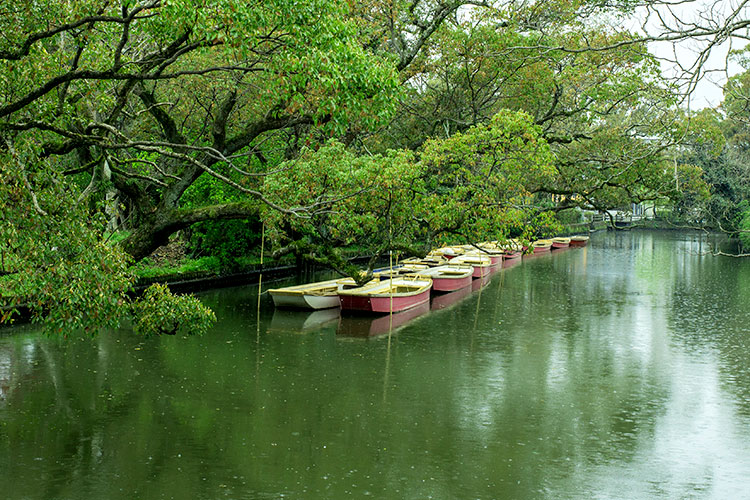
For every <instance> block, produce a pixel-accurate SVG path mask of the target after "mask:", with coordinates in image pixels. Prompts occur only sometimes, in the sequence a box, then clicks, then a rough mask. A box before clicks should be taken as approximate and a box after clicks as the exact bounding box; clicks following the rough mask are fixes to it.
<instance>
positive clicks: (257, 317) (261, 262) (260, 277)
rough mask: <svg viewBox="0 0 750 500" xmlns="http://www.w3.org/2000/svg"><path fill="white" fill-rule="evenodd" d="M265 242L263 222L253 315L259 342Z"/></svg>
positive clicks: (264, 224) (264, 225)
mask: <svg viewBox="0 0 750 500" xmlns="http://www.w3.org/2000/svg"><path fill="white" fill-rule="evenodd" d="M265 244H266V223H265V222H264V223H263V225H262V226H261V230H260V274H259V275H258V309H257V311H256V316H255V323H256V324H255V326H256V333H257V335H256V337H257V338H256V341H257V342H260V295H261V291H262V286H263V251H264V250H265Z"/></svg>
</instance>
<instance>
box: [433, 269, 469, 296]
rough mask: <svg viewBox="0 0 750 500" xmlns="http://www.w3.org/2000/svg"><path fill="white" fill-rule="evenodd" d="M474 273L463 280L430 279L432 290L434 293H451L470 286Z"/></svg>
mask: <svg viewBox="0 0 750 500" xmlns="http://www.w3.org/2000/svg"><path fill="white" fill-rule="evenodd" d="M473 275H474V273H473V272H472V274H470V275H469V276H465V277H463V278H432V289H433V290H435V291H436V292H453V291H456V290H460V289H462V288H466V287H467V286H469V285H471V280H472V279H474V276H473Z"/></svg>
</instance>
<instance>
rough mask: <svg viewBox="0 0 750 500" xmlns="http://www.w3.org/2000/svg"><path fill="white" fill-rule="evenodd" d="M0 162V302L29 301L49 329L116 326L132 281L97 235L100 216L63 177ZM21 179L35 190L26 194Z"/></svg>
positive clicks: (122, 261) (124, 262)
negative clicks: (0, 272)
mask: <svg viewBox="0 0 750 500" xmlns="http://www.w3.org/2000/svg"><path fill="white" fill-rule="evenodd" d="M29 160H32V158H28V157H27V158H25V159H21V158H18V157H13V156H12V155H5V156H4V158H2V159H1V160H0V179H2V182H0V251H2V252H3V254H4V259H5V262H6V264H5V265H6V267H7V270H8V271H14V272H15V274H11V275H9V276H6V277H5V279H4V282H3V290H2V294H1V295H0V306H9V307H14V306H17V305H18V304H19V303H24V304H26V305H28V306H29V307H30V309H31V311H32V315H33V320H34V321H36V322H42V323H43V325H44V327H45V328H46V329H47V331H48V332H50V333H55V334H59V335H63V336H67V335H69V334H70V333H71V332H73V331H75V330H84V331H86V332H87V333H90V334H94V333H95V332H96V331H98V330H99V329H100V328H108V327H109V328H111V327H116V326H117V325H118V324H119V321H120V318H121V316H122V313H121V309H122V306H123V305H124V304H126V302H127V299H126V296H125V294H126V292H127V291H128V290H129V289H130V286H131V284H132V276H131V275H130V273H129V272H128V271H127V267H128V258H127V256H126V255H124V254H123V253H122V252H121V251H120V250H119V249H118V248H117V247H116V246H113V245H108V244H106V243H105V242H104V240H103V232H104V229H105V227H106V220H105V219H104V217H103V216H102V215H101V214H99V213H95V214H93V216H90V215H89V214H88V213H87V210H86V209H85V208H84V207H82V206H81V205H80V204H77V203H76V202H75V195H74V194H73V193H71V192H70V189H71V188H70V186H68V185H66V183H65V182H64V180H62V179H60V178H59V177H57V176H55V175H50V174H49V173H48V171H45V170H39V171H36V172H33V173H27V172H26V171H25V170H24V169H23V168H19V167H18V166H17V165H18V163H16V162H21V161H29ZM27 181H28V182H32V181H33V182H34V183H35V184H36V185H37V186H39V188H40V189H38V190H35V191H33V192H32V191H30V190H29V189H28V188H27Z"/></svg>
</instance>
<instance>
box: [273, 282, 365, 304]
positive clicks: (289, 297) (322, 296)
mask: <svg viewBox="0 0 750 500" xmlns="http://www.w3.org/2000/svg"><path fill="white" fill-rule="evenodd" d="M356 286H357V284H356V283H355V282H354V280H353V279H351V278H340V279H335V280H328V281H319V282H317V283H307V284H305V285H296V286H288V287H285V288H274V289H271V290H268V293H269V294H270V295H271V297H272V298H273V303H274V305H275V306H276V307H294V308H299V309H327V308H329V307H338V306H339V296H338V293H339V291H341V290H344V289H346V288H355V287H356Z"/></svg>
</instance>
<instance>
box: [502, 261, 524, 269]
mask: <svg viewBox="0 0 750 500" xmlns="http://www.w3.org/2000/svg"><path fill="white" fill-rule="evenodd" d="M521 262H522V259H505V260H503V269H508V268H511V267H515V266H517V265H519V264H520V263H521Z"/></svg>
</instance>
